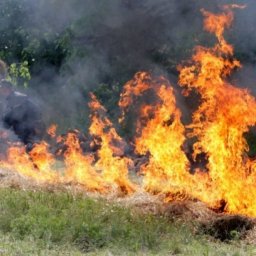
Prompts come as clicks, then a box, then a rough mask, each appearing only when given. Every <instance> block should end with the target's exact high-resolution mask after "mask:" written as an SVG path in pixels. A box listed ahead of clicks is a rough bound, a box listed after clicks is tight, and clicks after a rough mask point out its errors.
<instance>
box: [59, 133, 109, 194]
mask: <svg viewBox="0 0 256 256" xmlns="http://www.w3.org/2000/svg"><path fill="white" fill-rule="evenodd" d="M65 145H66V146H67V150H66V152H65V154H64V157H65V158H64V162H65V164H66V171H65V176H64V179H63V180H64V182H73V183H74V182H75V183H78V184H81V185H84V186H85V187H86V188H87V189H88V190H92V191H99V192H105V190H106V189H107V184H106V183H105V182H104V180H103V178H102V177H101V175H100V174H99V173H97V171H96V170H95V168H94V166H93V162H94V157H93V156H92V155H84V154H83V153H82V149H81V147H80V144H79V141H78V138H77V136H76V135H75V134H74V133H68V135H67V138H66V140H65Z"/></svg>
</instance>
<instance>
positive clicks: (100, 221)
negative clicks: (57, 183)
mask: <svg viewBox="0 0 256 256" xmlns="http://www.w3.org/2000/svg"><path fill="white" fill-rule="evenodd" d="M194 227H195V226H194V225H193V224H191V223H184V222H181V221H174V220H170V219H168V218H166V217H161V216H153V215H151V214H142V213H139V212H137V211H133V210H132V209H127V208H124V207H121V206H120V205H116V204H113V203H109V202H107V201H106V200H103V199H98V200H96V199H90V198H86V197H84V196H83V195H76V196H73V195H72V194H70V193H68V192H54V193H50V192H42V191H22V190H14V189H0V255H84V254H86V255H232V256H237V255H256V247H255V246H248V245H245V244H243V242H242V241H232V242H231V243H229V244H227V243H220V242H217V241H213V240H212V239H209V237H207V236H204V235H198V234H197V235H195V232H194V231H193V229H194Z"/></svg>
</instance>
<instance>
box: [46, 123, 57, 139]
mask: <svg viewBox="0 0 256 256" xmlns="http://www.w3.org/2000/svg"><path fill="white" fill-rule="evenodd" d="M56 131H57V125H56V124H53V125H51V126H50V127H49V128H48V130H47V133H48V134H49V135H50V137H51V138H55V137H56Z"/></svg>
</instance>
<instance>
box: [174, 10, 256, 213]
mask: <svg viewBox="0 0 256 256" xmlns="http://www.w3.org/2000/svg"><path fill="white" fill-rule="evenodd" d="M203 15H204V16H205V29H206V30H207V31H209V32H211V33H214V34H215V35H216V37H217V39H218V43H217V44H216V45H215V46H214V47H213V48H204V47H197V49H196V53H195V55H194V56H193V57H192V60H193V63H194V64H193V65H192V66H189V67H184V68H182V69H181V70H180V78H179V83H180V85H181V86H182V87H184V88H185V94H186V95H187V94H189V92H190V91H192V90H196V91H197V92H198V93H199V94H200V96H201V99H202V103H201V105H200V106H199V108H198V109H197V110H196V111H195V113H194V114H193V122H192V124H191V125H189V126H188V128H190V129H192V132H191V133H190V134H188V135H189V136H190V137H196V138H197V142H196V143H195V144H194V157H196V156H197V155H199V154H200V153H203V152H204V153H206V154H207V156H208V164H207V168H208V169H209V178H210V181H211V184H212V186H213V187H214V190H215V194H216V196H215V198H219V200H224V201H225V203H226V208H225V210H226V211H228V212H231V213H242V214H247V215H253V216H256V204H255V200H254V194H255V192H256V189H255V182H256V180H255V178H256V177H255V163H254V162H253V161H250V160H249V158H248V156H247V154H246V152H247V151H248V145H247V142H246V140H245V138H244V136H243V135H244V133H245V132H247V131H248V129H249V127H250V126H253V125H255V122H256V101H255V98H254V97H252V96H251V95H250V94H249V92H248V90H244V89H240V88H237V87H235V86H233V85H231V84H229V83H228V82H227V80H226V77H227V75H228V74H230V72H231V71H232V69H234V68H238V67H240V66H241V65H240V63H239V61H237V60H235V59H233V47H232V46H231V45H230V44H228V43H227V42H226V41H225V39H224V37H223V33H224V29H225V28H227V27H229V26H230V25H231V22H232V20H233V13H232V12H231V11H230V9H228V8H225V12H224V13H222V14H219V15H216V14H212V13H209V12H206V11H203ZM207 192H208V191H207V189H206V194H207ZM204 200H205V201H206V202H207V203H208V204H209V205H210V206H213V205H214V203H213V202H212V201H211V200H210V197H209V198H207V197H205V198H204Z"/></svg>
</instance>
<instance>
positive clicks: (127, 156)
mask: <svg viewBox="0 0 256 256" xmlns="http://www.w3.org/2000/svg"><path fill="white" fill-rule="evenodd" d="M232 8H239V6H238V5H230V6H223V7H222V12H221V13H219V14H214V13H210V12H208V11H206V10H202V14H203V16H204V29H205V30H206V31H208V32H209V33H212V34H214V35H215V37H216V43H215V45H213V46H212V47H209V48H207V47H203V46H198V47H196V48H195V51H194V55H193V56H192V59H191V61H189V62H188V64H187V65H186V66H185V65H184V66H182V67H179V72H180V75H179V85H180V86H181V87H182V88H183V95H184V97H189V94H190V93H191V91H194V92H196V93H197V94H198V95H199V96H200V102H198V105H199V106H198V108H197V109H196V110H195V111H194V113H193V114H192V117H191V118H192V121H191V123H190V124H188V125H185V124H183V123H182V111H181V110H180V109H179V107H178V104H177V103H176V96H175V92H174V89H173V87H172V85H171V84H170V83H169V81H168V80H167V79H166V78H164V77H154V76H152V75H150V74H149V73H147V72H138V73H137V74H136V75H135V77H134V78H133V79H132V80H130V81H128V82H127V83H126V84H125V85H124V88H123V92H122V93H121V95H120V101H119V107H120V110H121V116H120V118H119V122H120V125H123V123H124V122H125V121H126V119H127V117H128V116H129V114H136V115H134V116H136V117H137V118H134V119H135V120H134V123H135V126H136V132H135V136H134V138H132V139H131V141H129V142H127V141H126V140H125V138H122V137H121V136H120V135H119V134H118V133H117V129H115V125H114V124H113V123H112V122H111V120H110V119H109V117H108V115H107V110H106V109H105V108H104V106H103V105H101V103H100V102H99V101H98V99H97V98H96V97H95V95H94V94H92V93H91V94H90V102H89V107H90V110H91V115H90V120H91V123H90V127H89V130H88V134H86V136H85V135H83V134H82V133H81V132H79V131H70V132H68V133H67V134H66V135H65V136H56V127H55V126H52V127H50V128H49V136H50V139H49V141H50V142H53V144H54V143H55V144H54V145H56V144H60V145H61V148H60V149H59V150H57V151H54V152H53V150H51V147H52V145H51V143H48V142H46V141H41V142H40V143H37V144H35V145H34V146H33V147H32V150H30V151H29V152H28V150H26V148H25V147H24V146H22V145H10V147H9V148H8V152H7V157H6V159H2V161H1V162H0V166H1V168H6V169H9V170H11V171H13V170H14V171H16V172H17V173H18V174H20V175H21V176H23V177H27V178H29V179H31V180H34V181H35V183H40V184H45V185H46V186H49V185H51V186H57V187H58V186H67V185H71V186H75V185H77V186H78V187H80V188H84V190H85V191H90V192H97V193H101V194H103V195H112V194H113V193H116V192H117V193H118V194H119V195H120V196H130V195H131V194H133V193H135V194H136V193H138V192H140V191H144V192H145V193H147V192H148V193H151V194H153V195H160V197H162V198H163V201H165V202H168V201H175V200H180V199H183V200H184V198H190V199H196V200H200V201H202V202H204V203H206V204H207V205H208V207H210V208H214V209H216V210H219V211H222V212H226V213H230V214H243V215H247V216H251V217H255V216H256V204H255V200H254V195H255V193H256V191H255V184H256V161H255V159H253V158H250V157H249V155H248V151H249V146H248V143H247V141H246V139H245V137H244V134H246V133H247V132H248V130H249V128H250V127H253V126H255V123H256V112H255V109H256V99H255V98H254V97H253V96H252V95H251V94H250V92H249V91H248V90H245V89H241V88H239V87H237V86H234V85H232V84H230V83H229V81H228V76H229V75H230V74H231V72H232V71H233V70H234V69H237V68H240V67H241V64H240V63H239V61H238V60H236V59H235V58H234V56H233V52H234V50H233V47H232V45H230V44H229V43H228V42H226V40H225V38H224V32H225V29H227V28H229V27H230V26H231V24H232V21H233V19H234V14H233V11H232ZM128 119H129V118H128ZM59 158H62V159H61V160H62V161H59ZM138 159H139V161H137V160H138ZM142 159H143V160H142ZM140 160H141V161H140ZM58 163H61V166H59V167H60V168H59V167H58ZM136 169H139V172H140V174H142V175H143V176H142V178H141V182H137V181H136V180H132V179H131V178H130V175H129V173H131V172H133V173H134V172H135V170H136ZM137 180H138V179H137ZM184 195H185V196H184Z"/></svg>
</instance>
